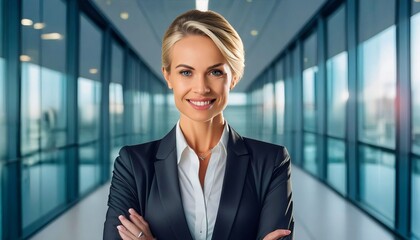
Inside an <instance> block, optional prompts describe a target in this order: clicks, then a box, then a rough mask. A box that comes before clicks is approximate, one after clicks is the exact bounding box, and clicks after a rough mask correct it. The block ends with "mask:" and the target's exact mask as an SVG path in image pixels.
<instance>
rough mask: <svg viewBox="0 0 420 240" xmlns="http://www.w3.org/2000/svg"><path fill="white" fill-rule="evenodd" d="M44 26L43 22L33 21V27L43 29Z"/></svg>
mask: <svg viewBox="0 0 420 240" xmlns="http://www.w3.org/2000/svg"><path fill="white" fill-rule="evenodd" d="M44 27H45V23H35V24H34V28H35V29H38V30H39V29H43V28H44Z"/></svg>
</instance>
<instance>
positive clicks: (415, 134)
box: [411, 2, 420, 155]
mask: <svg viewBox="0 0 420 240" xmlns="http://www.w3.org/2000/svg"><path fill="white" fill-rule="evenodd" d="M419 42H420V2H413V7H412V16H411V91H412V92H411V96H412V104H411V110H412V123H413V128H412V140H413V152H414V153H415V154H417V155H420V68H419V66H420V46H419V44H418V43H419Z"/></svg>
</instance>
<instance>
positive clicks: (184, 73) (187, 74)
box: [179, 70, 192, 77]
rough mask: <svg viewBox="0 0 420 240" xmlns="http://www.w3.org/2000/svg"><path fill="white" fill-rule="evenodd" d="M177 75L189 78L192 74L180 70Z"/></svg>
mask: <svg viewBox="0 0 420 240" xmlns="http://www.w3.org/2000/svg"><path fill="white" fill-rule="evenodd" d="M179 74H181V75H182V76H185V77H189V76H191V75H192V72H191V71H188V70H182V71H180V72H179Z"/></svg>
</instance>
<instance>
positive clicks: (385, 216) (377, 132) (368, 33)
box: [358, 0, 397, 226]
mask: <svg viewBox="0 0 420 240" xmlns="http://www.w3.org/2000/svg"><path fill="white" fill-rule="evenodd" d="M358 10H359V22H360V23H363V24H359V28H358V32H359V34H358V43H359V46H358V51H359V52H358V56H359V59H358V69H359V71H358V74H359V76H358V79H359V85H358V86H359V92H360V101H359V102H360V105H359V112H358V113H359V121H358V126H359V131H358V133H359V134H358V136H359V141H360V142H362V143H369V144H371V145H374V146H378V147H385V148H388V149H390V150H391V149H395V137H396V134H395V119H396V116H395V96H396V66H397V63H396V27H395V25H394V24H395V1H394V0H366V1H360V2H359V7H358ZM360 149H361V150H360V153H361V157H362V158H363V161H362V162H361V166H360V167H361V174H360V177H361V179H360V189H361V193H360V196H361V202H362V203H364V204H367V205H368V209H369V210H373V213H374V214H376V215H377V216H378V217H379V218H381V219H382V220H383V221H384V222H386V223H388V224H389V225H390V226H393V225H394V221H395V219H394V210H395V194H396V192H395V156H394V155H393V154H390V153H388V152H384V151H383V150H380V149H379V148H378V149H375V148H370V147H367V146H364V145H361V146H360ZM367 176H369V177H367ZM385 186H386V187H385Z"/></svg>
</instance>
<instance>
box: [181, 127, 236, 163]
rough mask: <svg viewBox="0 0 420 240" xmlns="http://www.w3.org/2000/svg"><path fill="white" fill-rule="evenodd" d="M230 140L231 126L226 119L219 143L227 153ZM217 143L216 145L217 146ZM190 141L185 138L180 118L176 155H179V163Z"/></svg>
mask: <svg viewBox="0 0 420 240" xmlns="http://www.w3.org/2000/svg"><path fill="white" fill-rule="evenodd" d="M228 141H229V127H228V124H227V122H226V121H225V126H224V127H223V133H222V136H221V138H220V140H219V143H218V144H217V145H219V144H221V146H222V147H223V149H224V151H225V153H226V154H227V144H228ZM217 145H216V146H217ZM188 147H189V146H188V143H187V140H185V137H184V134H183V133H182V131H181V127H180V125H179V120H178V122H177V124H176V157H177V164H179V161H181V156H182V153H183V152H184V151H185V149H187V148H188Z"/></svg>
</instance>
